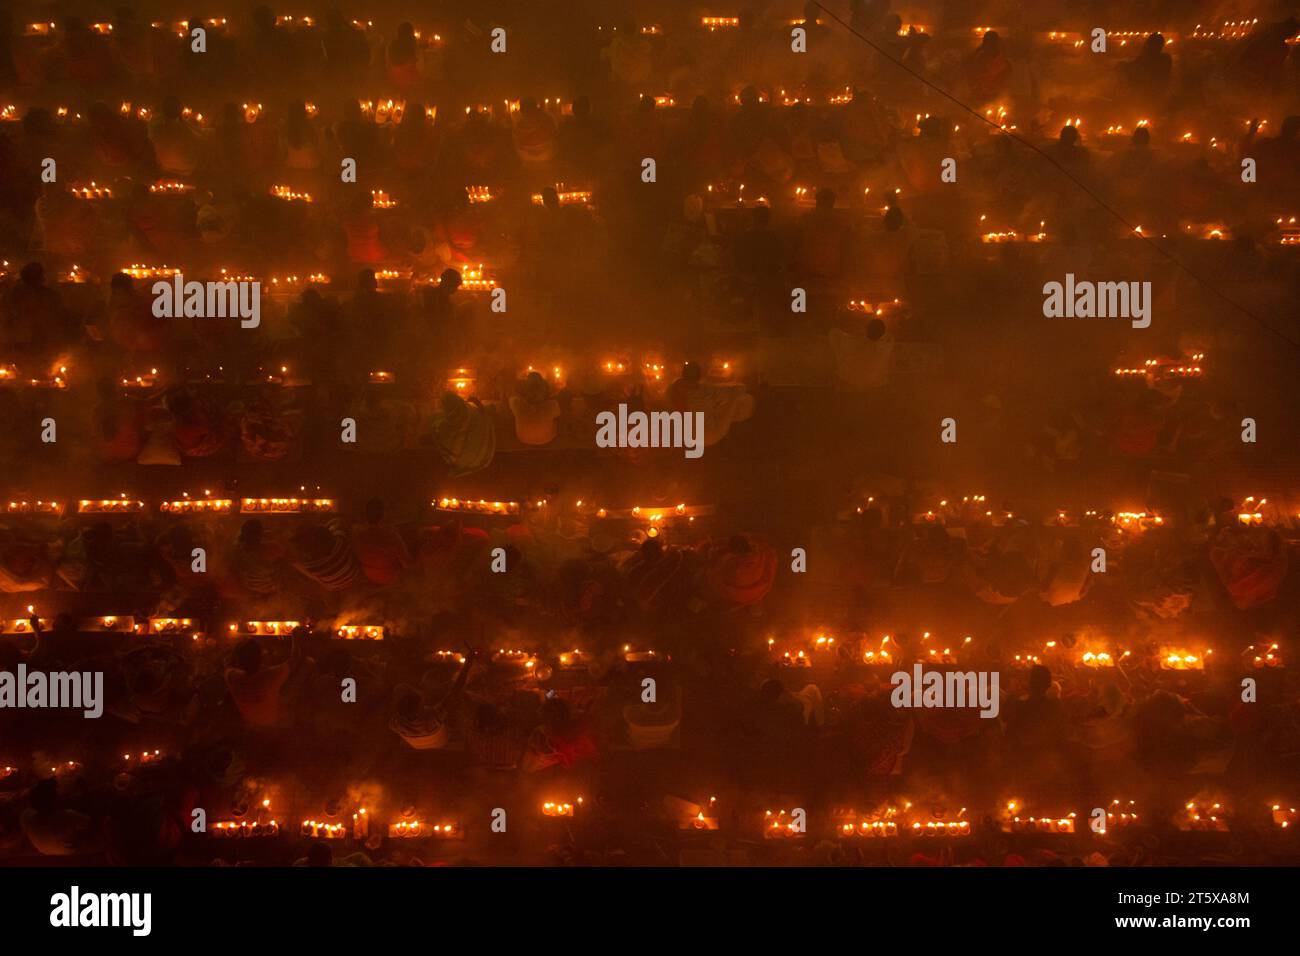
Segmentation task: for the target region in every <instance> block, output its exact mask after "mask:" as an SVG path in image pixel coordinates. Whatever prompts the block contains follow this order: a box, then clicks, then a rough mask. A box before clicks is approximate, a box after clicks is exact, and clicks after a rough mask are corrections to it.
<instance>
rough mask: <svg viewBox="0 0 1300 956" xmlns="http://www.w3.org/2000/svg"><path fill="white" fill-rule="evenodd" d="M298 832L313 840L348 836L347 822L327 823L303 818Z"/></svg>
mask: <svg viewBox="0 0 1300 956" xmlns="http://www.w3.org/2000/svg"><path fill="white" fill-rule="evenodd" d="M298 832H299V833H300V834H301V835H303V836H305V837H311V838H312V839H313V840H344V839H346V838H347V836H348V827H347V824H345V823H326V822H324V821H321V820H303V821H302V825H301V826H300V827H299V829H298Z"/></svg>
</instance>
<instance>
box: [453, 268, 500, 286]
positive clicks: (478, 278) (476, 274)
mask: <svg viewBox="0 0 1300 956" xmlns="http://www.w3.org/2000/svg"><path fill="white" fill-rule="evenodd" d="M460 288H461V291H462V292H491V291H492V290H493V289H495V288H496V279H494V278H492V277H491V276H490V275H488V274H487V272H486V271H485V269H484V267H483V263H481V262H480V263H479V264H478V267H477V268H472V267H466V268H464V269H462V270H461V272H460Z"/></svg>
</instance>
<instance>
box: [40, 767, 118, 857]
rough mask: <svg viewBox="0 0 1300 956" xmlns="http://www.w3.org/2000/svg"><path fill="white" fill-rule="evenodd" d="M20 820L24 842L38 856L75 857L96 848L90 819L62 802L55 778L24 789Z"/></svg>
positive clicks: (96, 839)
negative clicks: (25, 800)
mask: <svg viewBox="0 0 1300 956" xmlns="http://www.w3.org/2000/svg"><path fill="white" fill-rule="evenodd" d="M21 820H22V828H23V834H24V835H25V836H26V837H27V841H28V842H29V843H30V844H31V845H32V846H33V847H35V848H36V851H37V852H38V853H40V854H41V855H42V856H76V855H79V854H82V853H93V852H95V851H96V850H97V849H98V848H99V845H100V840H99V837H98V835H97V834H96V833H95V827H94V820H92V818H91V817H89V816H87V815H86V814H84V813H82V812H81V811H79V810H74V809H72V808H70V807H66V806H63V805H62V801H61V800H60V799H59V789H58V778H57V777H47V778H46V779H44V780H42V781H41V782H40V783H38V784H37V785H36V786H34V787H33V788H32V789H31V790H30V791H29V792H28V794H27V809H25V810H24V811H23V812H22V817H21Z"/></svg>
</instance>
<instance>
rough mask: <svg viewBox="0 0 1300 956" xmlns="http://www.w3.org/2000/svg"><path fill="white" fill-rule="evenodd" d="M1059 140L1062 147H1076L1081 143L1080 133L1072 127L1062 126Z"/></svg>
mask: <svg viewBox="0 0 1300 956" xmlns="http://www.w3.org/2000/svg"><path fill="white" fill-rule="evenodd" d="M1059 139H1060V143H1061V145H1062V146H1076V145H1078V143H1079V131H1078V129H1076V128H1075V127H1074V126H1072V125H1066V126H1062V127H1061V135H1060V137H1059Z"/></svg>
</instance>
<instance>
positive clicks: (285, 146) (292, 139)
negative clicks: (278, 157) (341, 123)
mask: <svg viewBox="0 0 1300 956" xmlns="http://www.w3.org/2000/svg"><path fill="white" fill-rule="evenodd" d="M280 150H281V154H282V156H283V162H284V165H285V166H286V167H287V168H288V169H291V170H296V171H300V172H309V171H311V170H314V169H317V168H319V166H320V164H321V144H320V137H319V135H317V133H316V127H315V126H313V125H312V121H311V117H310V116H308V115H307V107H306V104H305V103H304V102H303V101H302V100H295V101H294V102H293V103H290V104H289V110H288V112H287V113H286V114H285V117H284V121H283V124H282V126H281V127H280Z"/></svg>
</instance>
